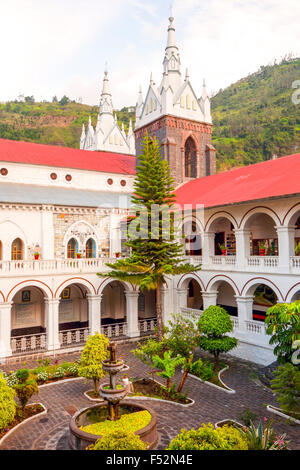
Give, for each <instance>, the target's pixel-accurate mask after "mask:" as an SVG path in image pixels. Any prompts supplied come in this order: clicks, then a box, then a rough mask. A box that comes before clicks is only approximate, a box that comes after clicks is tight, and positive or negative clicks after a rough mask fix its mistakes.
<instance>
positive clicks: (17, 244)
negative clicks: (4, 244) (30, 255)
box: [11, 238, 23, 261]
mask: <svg viewBox="0 0 300 470" xmlns="http://www.w3.org/2000/svg"><path fill="white" fill-rule="evenodd" d="M11 259H12V260H15V261H16V260H21V259H23V242H22V240H20V238H16V239H15V240H14V241H13V242H12V245H11Z"/></svg>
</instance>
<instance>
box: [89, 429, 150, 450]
mask: <svg viewBox="0 0 300 470" xmlns="http://www.w3.org/2000/svg"><path fill="white" fill-rule="evenodd" d="M88 449H89V450H146V449H147V444H146V443H145V442H143V441H142V440H141V438H140V436H137V435H136V434H134V433H133V432H129V431H116V432H111V433H109V434H107V435H106V436H104V437H102V438H101V439H98V440H97V441H96V444H95V445H94V446H90V447H89V448H88Z"/></svg>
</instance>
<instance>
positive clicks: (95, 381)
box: [93, 379, 99, 395]
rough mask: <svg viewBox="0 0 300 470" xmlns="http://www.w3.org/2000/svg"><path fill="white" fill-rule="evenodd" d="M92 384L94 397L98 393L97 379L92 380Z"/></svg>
mask: <svg viewBox="0 0 300 470" xmlns="http://www.w3.org/2000/svg"><path fill="white" fill-rule="evenodd" d="M93 382H94V391H95V393H96V395H97V394H98V393H99V379H93Z"/></svg>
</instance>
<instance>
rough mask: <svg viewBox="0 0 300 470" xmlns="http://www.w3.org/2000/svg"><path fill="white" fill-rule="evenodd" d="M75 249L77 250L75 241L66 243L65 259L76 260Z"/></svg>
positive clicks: (73, 239)
mask: <svg viewBox="0 0 300 470" xmlns="http://www.w3.org/2000/svg"><path fill="white" fill-rule="evenodd" d="M77 249H78V243H77V241H76V240H75V238H71V240H69V241H68V247H67V257H68V258H76V254H77Z"/></svg>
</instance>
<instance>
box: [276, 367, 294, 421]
mask: <svg viewBox="0 0 300 470" xmlns="http://www.w3.org/2000/svg"><path fill="white" fill-rule="evenodd" d="M274 375H275V379H274V380H272V381H271V388H272V390H274V392H275V393H276V395H277V400H278V403H279V404H280V406H281V408H282V409H283V410H284V411H287V412H288V413H300V369H299V367H297V366H294V365H293V364H290V363H287V364H285V365H283V366H279V367H278V369H277V370H275V371H274Z"/></svg>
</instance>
